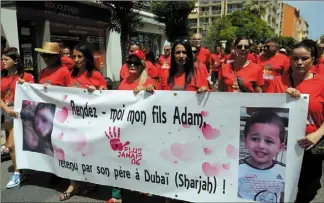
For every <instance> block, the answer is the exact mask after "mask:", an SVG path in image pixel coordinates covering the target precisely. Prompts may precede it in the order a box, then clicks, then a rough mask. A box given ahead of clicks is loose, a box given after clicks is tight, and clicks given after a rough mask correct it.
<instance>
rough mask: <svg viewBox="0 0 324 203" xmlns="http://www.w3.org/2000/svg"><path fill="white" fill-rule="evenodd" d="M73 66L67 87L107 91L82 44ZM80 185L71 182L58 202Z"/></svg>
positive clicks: (74, 191) (77, 50) (68, 196)
mask: <svg viewBox="0 0 324 203" xmlns="http://www.w3.org/2000/svg"><path fill="white" fill-rule="evenodd" d="M72 56H73V59H74V62H75V66H74V67H73V69H72V71H71V79H70V80H69V84H68V86H69V87H78V88H86V89H88V91H89V92H93V91H95V90H103V89H107V84H106V81H105V78H104V77H103V75H102V74H101V73H100V72H99V71H98V70H97V69H96V67H95V64H94V57H93V54H92V52H91V51H90V49H89V48H88V47H87V46H86V45H84V44H78V45H76V46H75V48H74V50H73V55H72ZM95 187H96V186H95V185H94V184H91V183H87V184H86V189H87V190H89V191H91V190H94V189H95ZM80 188H81V183H80V182H78V181H73V180H71V182H70V185H69V187H68V188H67V190H66V191H65V192H63V193H62V194H61V196H60V200H61V201H64V200H68V199H70V198H71V197H72V196H73V195H75V194H77V193H78V192H79V191H80Z"/></svg>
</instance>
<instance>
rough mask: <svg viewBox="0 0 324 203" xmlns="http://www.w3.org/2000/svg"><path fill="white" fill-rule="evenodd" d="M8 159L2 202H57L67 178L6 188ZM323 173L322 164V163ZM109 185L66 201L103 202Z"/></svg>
mask: <svg viewBox="0 0 324 203" xmlns="http://www.w3.org/2000/svg"><path fill="white" fill-rule="evenodd" d="M10 165H11V162H10V161H5V162H2V164H1V200H2V202H59V195H60V193H61V192H63V191H64V189H66V187H67V186H68V183H69V182H68V180H64V179H62V181H61V182H60V183H59V184H56V185H51V184H50V177H49V175H48V174H45V173H41V172H34V173H33V174H31V175H30V177H29V178H28V179H27V180H26V181H25V182H24V183H23V184H22V185H21V186H20V187H17V188H14V189H6V188H5V186H6V184H7V182H8V179H9V176H10V175H11V174H12V173H11V172H8V171H10ZM323 174H324V164H323ZM322 186H323V187H324V176H323V177H322ZM323 187H322V189H321V190H320V191H319V194H318V195H317V197H316V199H315V200H314V202H324V188H323ZM110 191H111V189H110V187H106V186H100V187H99V188H98V190H97V191H95V192H93V193H91V194H86V195H85V194H80V195H76V196H73V197H72V198H71V199H69V200H67V202H104V201H106V200H107V199H109V198H110V194H111V192H110ZM123 202H124V203H128V202H129V203H130V202H132V203H142V202H143V203H160V202H161V203H162V202H164V199H163V198H160V197H156V196H155V197H143V196H141V195H140V194H139V193H135V192H126V193H125V194H124V200H123Z"/></svg>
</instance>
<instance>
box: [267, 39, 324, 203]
mask: <svg viewBox="0 0 324 203" xmlns="http://www.w3.org/2000/svg"><path fill="white" fill-rule="evenodd" d="M318 58H319V51H318V47H317V44H316V42H314V41H312V40H303V41H301V42H299V43H298V44H296V45H295V46H294V47H293V49H292V52H291V57H290V68H289V70H288V72H287V73H284V74H283V75H282V76H278V77H276V78H275V79H274V80H273V81H272V82H271V83H270V85H269V92H270V93H287V94H289V95H290V96H292V97H295V98H300V96H301V94H308V95H309V106H308V116H307V122H306V136H305V137H304V138H302V139H300V140H297V143H298V144H299V146H300V147H302V148H305V149H306V151H305V153H304V158H303V163H302V168H301V172H300V177H299V183H298V193H297V197H296V201H295V203H309V202H311V201H312V200H313V199H314V198H315V196H316V194H317V190H319V189H320V188H321V181H320V180H321V176H322V163H323V160H324V150H323V148H324V108H323V107H324V106H323V104H324V78H323V76H322V75H319V74H315V73H312V72H311V70H310V68H311V66H312V65H316V64H317V63H318Z"/></svg>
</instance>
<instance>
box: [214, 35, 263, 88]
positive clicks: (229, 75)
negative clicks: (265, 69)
mask: <svg viewBox="0 0 324 203" xmlns="http://www.w3.org/2000/svg"><path fill="white" fill-rule="evenodd" d="M250 46H251V44H250V39H248V38H246V37H239V38H237V39H236V40H235V42H234V53H233V56H235V58H234V61H233V62H232V63H227V64H224V65H223V66H222V68H221V69H220V71H219V76H218V77H219V82H218V91H219V92H259V93H260V92H262V89H261V88H262V86H263V84H264V81H263V73H262V69H261V67H260V66H259V65H258V64H255V63H253V62H251V61H249V60H248V54H249V52H250Z"/></svg>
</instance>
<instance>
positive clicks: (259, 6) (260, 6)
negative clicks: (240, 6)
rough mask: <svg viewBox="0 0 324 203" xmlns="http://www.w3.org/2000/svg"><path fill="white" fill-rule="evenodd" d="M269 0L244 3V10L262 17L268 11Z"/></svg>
mask: <svg viewBox="0 0 324 203" xmlns="http://www.w3.org/2000/svg"><path fill="white" fill-rule="evenodd" d="M269 3H270V2H269V1H251V2H247V3H245V4H244V10H245V11H248V12H249V13H251V14H252V15H254V16H256V17H259V18H260V17H261V16H263V15H264V14H265V13H266V10H267V7H269Z"/></svg>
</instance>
